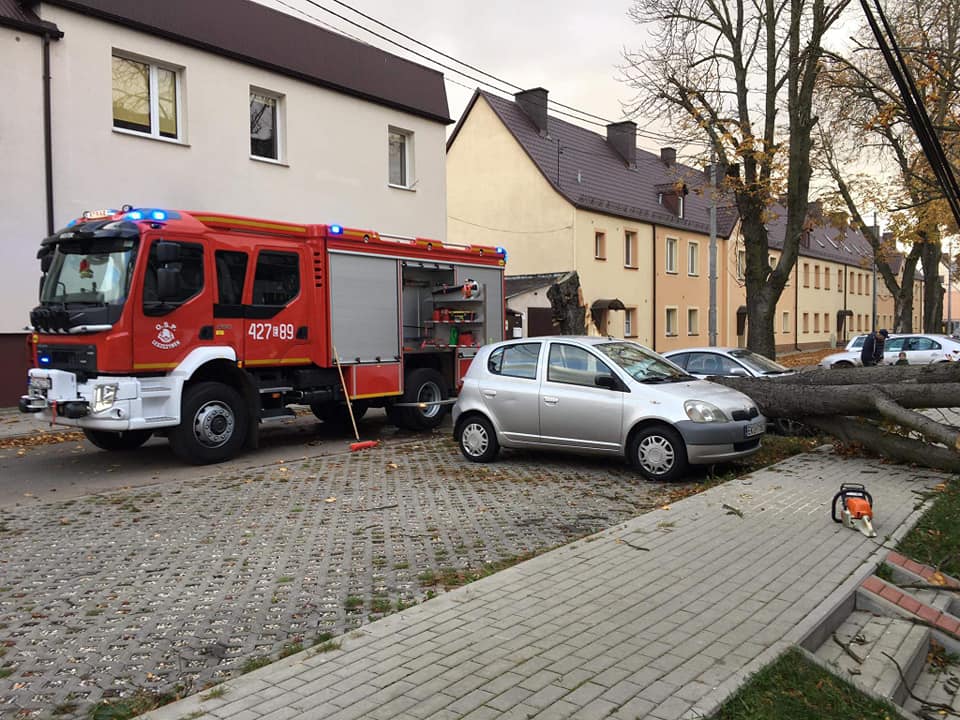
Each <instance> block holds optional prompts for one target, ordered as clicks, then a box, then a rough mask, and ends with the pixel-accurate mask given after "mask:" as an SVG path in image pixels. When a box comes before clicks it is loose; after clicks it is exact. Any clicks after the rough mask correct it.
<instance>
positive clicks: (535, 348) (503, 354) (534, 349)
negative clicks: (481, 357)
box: [487, 343, 541, 380]
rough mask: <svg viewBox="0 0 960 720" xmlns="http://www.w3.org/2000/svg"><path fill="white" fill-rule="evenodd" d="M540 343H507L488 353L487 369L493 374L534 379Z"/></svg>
mask: <svg viewBox="0 0 960 720" xmlns="http://www.w3.org/2000/svg"><path fill="white" fill-rule="evenodd" d="M540 345H541V343H521V344H519V345H507V346H505V347H502V348H498V349H496V350H494V351H493V352H492V353H490V359H489V360H487V370H489V371H490V372H492V373H493V374H494V375H505V376H507V377H517V378H525V379H527V380H535V379H536V377H537V358H538V357H539V356H540Z"/></svg>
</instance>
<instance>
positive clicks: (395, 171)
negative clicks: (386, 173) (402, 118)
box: [389, 127, 413, 188]
mask: <svg viewBox="0 0 960 720" xmlns="http://www.w3.org/2000/svg"><path fill="white" fill-rule="evenodd" d="M389 154H390V184H391V185H394V186H396V187H402V188H410V187H411V179H412V177H413V133H412V132H409V131H408V130H400V129H398V128H393V127H392V128H390V133H389Z"/></svg>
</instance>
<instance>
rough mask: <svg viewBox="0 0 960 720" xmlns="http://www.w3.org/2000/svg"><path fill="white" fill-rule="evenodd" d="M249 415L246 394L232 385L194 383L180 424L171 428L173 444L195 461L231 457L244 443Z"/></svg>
mask: <svg viewBox="0 0 960 720" xmlns="http://www.w3.org/2000/svg"><path fill="white" fill-rule="evenodd" d="M247 419H248V411H247V406H246V405H244V403H243V398H242V397H241V396H240V393H238V392H237V391H236V390H234V389H233V388H232V387H230V386H229V385H224V384H223V383H218V382H201V383H197V384H196V385H190V386H188V387H187V388H186V391H185V392H184V395H183V409H182V411H181V413H180V424H179V425H177V427H175V428H173V430H172V431H171V432H170V448H171V449H172V450H173V453H174V455H176V456H177V457H178V458H180V459H181V460H183V461H184V462H188V463H191V464H193V465H209V464H211V463H218V462H223V461H224V460H229V459H230V458H232V457H234V456H235V455H236V454H237V453H239V452H240V449H241V448H242V447H243V442H244V440H245V439H246V436H247Z"/></svg>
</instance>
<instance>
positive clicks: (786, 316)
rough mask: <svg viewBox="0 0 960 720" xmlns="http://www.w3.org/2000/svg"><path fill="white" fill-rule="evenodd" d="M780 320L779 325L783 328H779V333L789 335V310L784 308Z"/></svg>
mask: <svg viewBox="0 0 960 720" xmlns="http://www.w3.org/2000/svg"><path fill="white" fill-rule="evenodd" d="M781 322H782V325H781V327H782V328H783V329H782V330H781V334H783V335H789V334H790V311H789V310H784V311H783V312H782V315H781Z"/></svg>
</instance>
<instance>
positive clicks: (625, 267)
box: [623, 265, 640, 270]
mask: <svg viewBox="0 0 960 720" xmlns="http://www.w3.org/2000/svg"><path fill="white" fill-rule="evenodd" d="M623 269H624V270H639V269H640V266H639V265H624V266H623Z"/></svg>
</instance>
